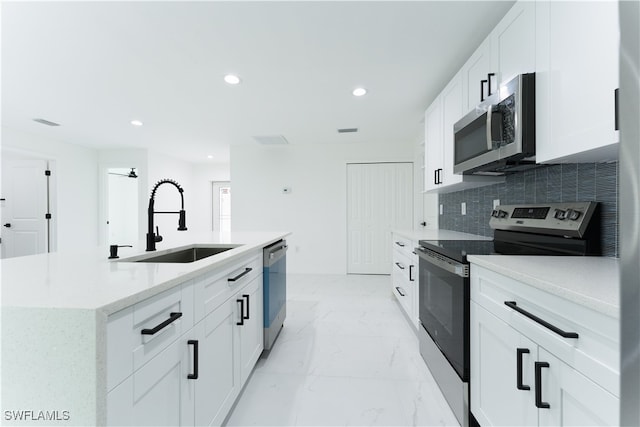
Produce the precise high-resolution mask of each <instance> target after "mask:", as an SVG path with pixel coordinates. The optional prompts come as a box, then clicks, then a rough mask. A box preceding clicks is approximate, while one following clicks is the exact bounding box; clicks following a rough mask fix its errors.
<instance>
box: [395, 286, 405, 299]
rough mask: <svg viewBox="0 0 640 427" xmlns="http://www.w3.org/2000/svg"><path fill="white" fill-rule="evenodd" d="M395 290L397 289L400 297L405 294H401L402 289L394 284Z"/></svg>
mask: <svg viewBox="0 0 640 427" xmlns="http://www.w3.org/2000/svg"><path fill="white" fill-rule="evenodd" d="M396 291H398V293H399V294H400V296H401V297H403V296H405V294H403V293H402V291H401V290H400V286H396Z"/></svg>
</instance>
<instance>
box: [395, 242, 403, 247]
mask: <svg viewBox="0 0 640 427" xmlns="http://www.w3.org/2000/svg"><path fill="white" fill-rule="evenodd" d="M396 245H398V246H400V247H401V248H404V243H402V242H396Z"/></svg>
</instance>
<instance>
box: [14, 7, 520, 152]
mask: <svg viewBox="0 0 640 427" xmlns="http://www.w3.org/2000/svg"><path fill="white" fill-rule="evenodd" d="M512 4H513V2H512V1H492V2H484V1H469V2H467V1H439V2H438V1H410V2H400V1H380V2H364V1H354V2H348V1H332V2H330V1H320V2H307V1H300V2H265V1H260V2H242V1H231V2H37V3H34V2H6V1H3V2H2V6H1V7H2V9H1V15H2V125H3V126H6V127H9V128H14V129H18V130H23V131H26V132H30V133H35V134H39V135H44V136H47V137H50V138H55V139H58V140H62V141H66V142H71V143H76V144H82V145H87V146H91V147H96V148H116V147H147V148H152V149H156V150H159V151H162V152H165V153H167V154H170V155H173V156H176V157H179V158H182V159H186V160H189V161H193V162H206V161H213V162H227V161H228V159H229V145H230V144H246V143H249V144H256V142H255V141H254V140H253V138H252V136H264V135H283V136H284V137H285V138H286V139H287V140H288V141H289V142H290V143H291V144H326V143H340V142H344V143H350V142H371V143H375V142H385V143H394V142H399V141H412V142H417V141H418V140H419V138H421V137H422V135H423V134H424V131H423V130H422V127H423V114H424V110H425V108H426V107H427V106H428V104H429V103H430V102H431V100H433V99H434V98H435V96H436V95H437V94H438V92H439V90H440V89H441V88H442V87H443V86H444V84H445V83H446V82H447V81H448V80H449V79H450V78H451V77H452V76H453V73H454V72H455V71H456V70H457V69H458V68H459V67H460V66H461V65H462V64H463V63H464V61H465V59H466V58H467V57H468V56H469V55H470V54H471V53H472V52H473V50H474V49H475V48H476V47H477V46H478V44H479V43H480V42H481V41H482V40H483V39H484V37H485V36H486V35H487V34H488V33H489V32H490V31H491V29H492V28H493V26H495V24H496V23H497V22H498V21H499V20H500V18H501V17H502V16H503V15H504V14H505V13H506V11H507V10H508V9H509V7H510V6H511V5H512ZM229 72H233V73H237V74H238V75H239V76H240V77H241V78H242V84H240V85H238V86H229V85H227V84H226V83H224V81H223V79H222V78H223V76H224V75H225V74H226V73H229ZM356 86H364V87H366V88H367V89H368V90H369V93H368V94H367V95H365V96H364V97H361V98H356V97H354V96H352V95H351V91H352V90H353V89H354V88H355V87H356ZM33 118H44V119H47V120H50V121H53V122H57V123H60V124H61V126H60V127H48V126H44V125H42V124H38V123H35V122H33V121H32V119H33ZM133 119H138V120H141V121H142V122H144V126H142V127H134V126H132V125H131V124H130V121H131V120H133ZM343 127H357V128H358V129H359V132H358V133H356V134H338V133H337V129H338V128H343ZM207 155H213V156H214V159H213V160H208V159H207Z"/></svg>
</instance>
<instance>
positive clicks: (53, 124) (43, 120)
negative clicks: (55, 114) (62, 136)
mask: <svg viewBox="0 0 640 427" xmlns="http://www.w3.org/2000/svg"><path fill="white" fill-rule="evenodd" d="M33 121H34V122H38V123H40V124H43V125H47V126H60V124H59V123H54V122H50V121H49V120H45V119H33Z"/></svg>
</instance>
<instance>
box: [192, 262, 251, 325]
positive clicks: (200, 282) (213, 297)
mask: <svg viewBox="0 0 640 427" xmlns="http://www.w3.org/2000/svg"><path fill="white" fill-rule="evenodd" d="M261 274H262V252H260V253H254V254H253V255H251V256H250V257H247V258H244V259H242V260H241V261H239V262H236V263H233V264H231V265H229V266H228V267H226V268H224V269H221V270H217V271H215V272H213V273H209V274H205V275H203V276H201V277H199V278H197V279H195V285H194V288H195V289H194V292H195V300H196V305H195V308H194V310H195V321H196V322H199V321H200V320H202V319H203V318H204V317H205V316H206V315H207V314H209V313H211V312H212V311H213V310H215V309H216V308H217V307H219V306H220V305H221V304H222V303H224V302H225V301H226V300H227V299H228V298H229V297H231V295H233V293H234V292H236V290H237V289H239V288H241V287H242V286H244V285H246V284H247V283H249V282H251V281H252V280H253V279H254V278H256V277H257V276H259V275H261Z"/></svg>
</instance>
